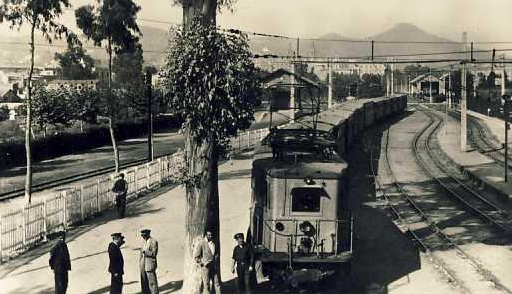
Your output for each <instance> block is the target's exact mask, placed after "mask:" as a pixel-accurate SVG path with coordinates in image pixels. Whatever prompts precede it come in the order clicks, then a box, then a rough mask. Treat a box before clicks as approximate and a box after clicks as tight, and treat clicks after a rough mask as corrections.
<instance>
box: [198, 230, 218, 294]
mask: <svg viewBox="0 0 512 294" xmlns="http://www.w3.org/2000/svg"><path fill="white" fill-rule="evenodd" d="M194 258H195V259H196V261H197V263H198V264H199V266H201V278H202V280H203V293H206V294H209V293H211V291H210V290H209V285H210V281H212V283H213V287H214V288H215V294H220V293H221V291H220V279H219V267H218V260H219V249H218V248H217V246H216V244H215V242H213V233H212V232H211V231H206V234H205V235H204V238H202V239H201V240H200V241H199V242H198V243H197V245H196V248H195V250H194Z"/></svg>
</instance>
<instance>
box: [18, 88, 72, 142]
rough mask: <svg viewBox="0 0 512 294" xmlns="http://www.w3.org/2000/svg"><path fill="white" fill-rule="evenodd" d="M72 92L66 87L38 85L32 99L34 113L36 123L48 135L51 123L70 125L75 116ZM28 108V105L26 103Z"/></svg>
mask: <svg viewBox="0 0 512 294" xmlns="http://www.w3.org/2000/svg"><path fill="white" fill-rule="evenodd" d="M71 99H72V98H71V92H70V91H68V90H67V89H65V88H60V89H57V90H46V88H45V87H38V88H36V89H35V91H34V97H33V101H32V109H31V110H32V114H33V117H34V123H35V124H37V125H38V126H39V129H40V130H41V131H42V132H43V136H46V127H47V126H48V125H49V124H53V125H55V124H62V125H64V126H70V125H71V121H72V120H73V118H74V113H73V111H70V110H71V109H70V108H69V106H70V104H71V103H70V101H71ZM24 108H25V109H28V105H24Z"/></svg>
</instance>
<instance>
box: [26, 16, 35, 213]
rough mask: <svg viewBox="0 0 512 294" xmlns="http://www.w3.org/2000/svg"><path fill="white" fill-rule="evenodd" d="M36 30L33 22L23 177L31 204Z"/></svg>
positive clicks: (28, 201) (28, 200)
mask: <svg viewBox="0 0 512 294" xmlns="http://www.w3.org/2000/svg"><path fill="white" fill-rule="evenodd" d="M35 28H36V22H35V20H33V21H32V28H31V30H30V71H29V73H28V92H27V116H26V121H25V151H26V156H27V173H26V176H25V202H26V203H30V202H32V150H31V148H30V147H31V139H32V138H31V132H32V117H31V112H32V109H31V108H32V75H33V74H34V50H35V49H34V47H35V46H34V30H35Z"/></svg>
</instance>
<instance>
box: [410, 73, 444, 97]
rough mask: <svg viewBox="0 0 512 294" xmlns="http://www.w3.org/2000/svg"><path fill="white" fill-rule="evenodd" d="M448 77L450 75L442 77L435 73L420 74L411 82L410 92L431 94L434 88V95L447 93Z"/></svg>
mask: <svg viewBox="0 0 512 294" xmlns="http://www.w3.org/2000/svg"><path fill="white" fill-rule="evenodd" d="M447 77H448V75H443V76H442V77H441V78H439V77H437V76H435V75H433V74H423V75H419V76H417V77H416V78H414V79H412V80H411V81H410V82H409V85H410V92H411V94H413V95H425V96H430V91H431V89H432V96H438V95H445V94H446V87H445V83H446V82H445V81H446V78H447Z"/></svg>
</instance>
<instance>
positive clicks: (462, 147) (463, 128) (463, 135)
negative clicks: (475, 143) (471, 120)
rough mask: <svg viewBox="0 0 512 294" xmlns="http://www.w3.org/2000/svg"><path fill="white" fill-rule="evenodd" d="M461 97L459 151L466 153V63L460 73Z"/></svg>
mask: <svg viewBox="0 0 512 294" xmlns="http://www.w3.org/2000/svg"><path fill="white" fill-rule="evenodd" d="M460 80H461V83H460V89H461V95H460V151H461V152H466V151H467V144H468V134H467V128H468V126H467V115H468V114H467V101H466V100H467V92H468V86H467V81H466V62H463V63H462V71H461V79H460Z"/></svg>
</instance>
